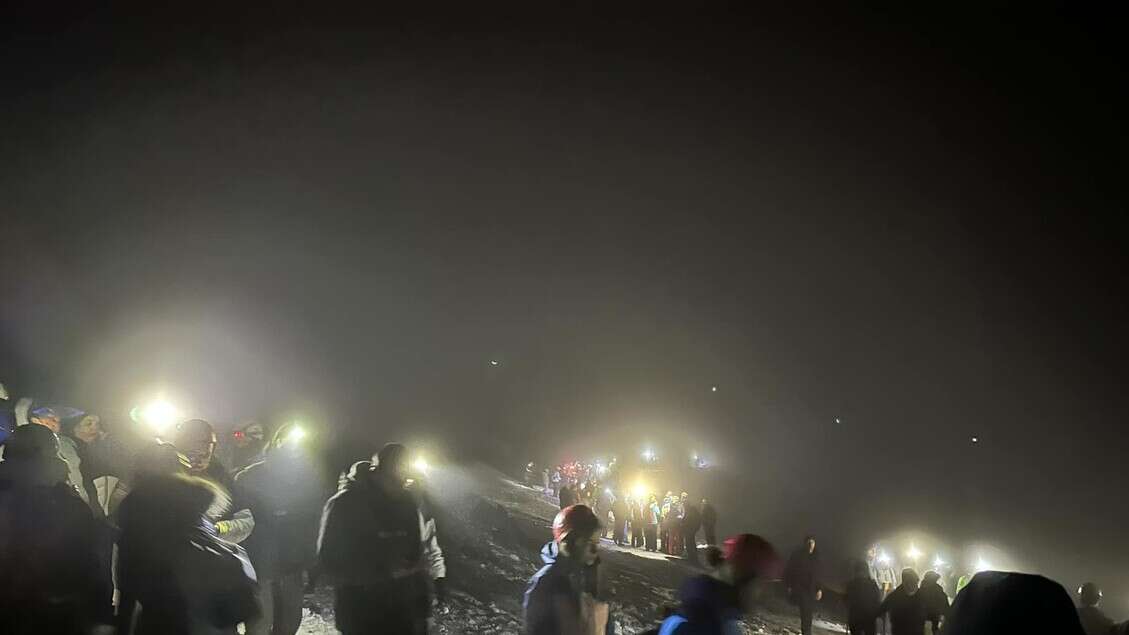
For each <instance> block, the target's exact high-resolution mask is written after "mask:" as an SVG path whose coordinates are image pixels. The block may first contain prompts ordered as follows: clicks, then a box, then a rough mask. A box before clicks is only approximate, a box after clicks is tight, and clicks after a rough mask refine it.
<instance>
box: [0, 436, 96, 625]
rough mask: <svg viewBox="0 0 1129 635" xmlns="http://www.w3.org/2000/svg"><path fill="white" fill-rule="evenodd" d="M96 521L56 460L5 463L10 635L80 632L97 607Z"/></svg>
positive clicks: (0, 596) (3, 534) (3, 524)
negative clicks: (92, 610)
mask: <svg viewBox="0 0 1129 635" xmlns="http://www.w3.org/2000/svg"><path fill="white" fill-rule="evenodd" d="M96 576H97V560H96V556H95V547H94V519H93V516H92V515H91V512H90V508H89V507H87V505H86V504H85V503H83V502H82V499H81V498H79V496H78V494H77V493H76V492H75V491H74V488H73V487H72V486H71V485H69V484H68V483H67V466H66V464H65V463H64V462H63V461H62V460H61V459H57V458H42V459H19V460H17V459H8V460H6V461H4V462H2V463H0V589H3V592H2V593H0V615H2V616H3V617H2V618H0V621H2V622H3V629H2V630H3V631H4V632H5V633H13V634H22V633H40V632H43V633H46V632H78V631H80V630H81V629H82V628H85V627H86V626H88V624H87V618H88V616H89V615H90V611H91V609H92V604H93V602H94V600H95V593H96V587H95V581H96Z"/></svg>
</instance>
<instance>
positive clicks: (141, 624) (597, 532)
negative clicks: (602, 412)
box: [0, 390, 1129, 635]
mask: <svg viewBox="0 0 1129 635" xmlns="http://www.w3.org/2000/svg"><path fill="white" fill-rule="evenodd" d="M0 402H4V403H5V404H9V403H10V400H9V399H8V395H7V394H6V393H4V392H3V391H2V390H0ZM0 415H3V416H0V436H2V438H0V442H2V445H0V447H2V451H3V454H2V460H0V575H2V576H3V580H2V588H3V589H4V593H0V616H2V617H0V619H2V620H3V626H4V629H3V632H5V633H14V634H17V635H22V634H28V635H31V634H35V635H40V634H43V633H90V632H95V631H96V629H97V628H98V626H99V625H104V626H105V627H106V628H111V629H113V630H114V632H117V633H121V634H131V635H132V634H143V635H150V634H166V633H168V634H174V635H177V634H182V633H183V634H193V635H194V634H198V633H199V634H221V633H226V634H229V635H230V634H232V633H236V632H244V633H249V634H260V635H262V634H268V635H269V634H275V635H283V634H285V635H293V634H294V633H296V632H297V631H298V629H299V626H300V622H301V619H302V604H303V596H304V594H305V592H306V591H307V590H308V589H309V587H310V586H311V585H314V584H316V582H317V580H319V579H325V580H326V581H328V582H329V583H330V584H332V586H333V589H334V594H335V607H334V608H335V615H336V627H337V629H338V630H339V631H341V632H342V633H345V634H346V635H351V634H359V633H405V634H412V633H426V632H428V629H429V623H430V621H431V615H432V611H433V607H434V604H435V603H436V602H437V601H440V600H441V599H442V598H443V597H445V595H446V591H445V589H446V563H445V560H444V556H443V552H442V549H441V548H440V545H439V538H438V532H437V525H436V517H435V510H434V506H433V503H432V501H431V500H430V497H429V496H428V493H427V488H426V481H427V479H426V478H425V475H424V474H420V473H418V472H416V471H413V467H412V462H411V460H410V457H409V452H408V450H407V448H405V447H404V446H403V445H400V444H397V443H389V444H387V445H385V446H384V447H383V448H382V449H380V450H379V451H378V452H376V453H375V454H374V455H373V456H372V457H371V459H366V460H361V461H357V462H353V463H351V465H350V466H349V467H348V469H347V470H339V469H337V468H338V466H336V465H333V464H332V462H331V461H326V460H325V455H326V453H325V451H324V444H323V441H324V438H323V434H322V433H321V431H320V430H318V429H316V428H315V427H309V426H304V425H301V424H298V423H296V422H293V421H290V422H283V423H280V424H277V425H273V426H271V425H267V424H265V423H262V422H247V423H246V424H243V425H240V426H237V427H236V428H234V429H233V430H231V431H230V432H226V433H222V434H217V431H216V429H215V427H214V426H213V425H212V424H210V423H209V422H207V421H205V420H202V419H185V420H181V421H178V422H176V423H175V425H173V426H172V427H171V429H169V430H167V431H164V432H163V433H162V434H160V435H154V434H152V433H151V431H147V430H146V429H144V428H142V427H140V426H136V425H131V424H130V423H126V424H124V425H121V426H113V425H109V424H108V423H107V422H104V421H103V420H102V419H101V418H100V417H99V416H98V415H96V414H92V413H89V412H83V411H80V410H77V409H74V408H64V407H61V406H56V405H41V404H36V403H35V402H33V401H31V400H26V399H25V400H19V401H17V402H16V403H15V404H13V405H11V407H5V408H4V409H2V410H0ZM527 469H528V470H529V471H533V466H529V467H528V468H527ZM616 471H617V468H616V467H615V466H614V465H608V466H602V465H598V464H592V465H584V464H578V463H577V464H569V465H566V466H560V467H559V468H558V469H556V470H554V472H556V473H555V474H554V473H550V472H549V470H542V472H541V477H542V478H541V486H542V487H543V488H544V489H545V490H546V493H547V495H553V496H556V497H557V499H558V500H559V503H560V512H559V513H558V514H557V515H556V518H555V520H554V522H553V525H552V539H551V540H550V541H549V542H548V543H547V544H546V545H545V546H544V548H543V549H542V551H541V560H542V562H543V566H542V567H541V568H540V569H539V570H538V571H537V573H536V574H535V575H534V576H533V577H532V578H531V580H530V582H529V585H528V588H527V590H526V593H525V597H524V619H525V628H526V632H528V633H531V634H536V635H543V634H558V633H559V634H566V635H573V634H576V635H579V634H582V633H583V634H586V635H587V634H591V633H605V632H612V629H613V624H614V621H615V620H614V619H613V618H614V616H613V615H612V609H611V605H610V604H609V603H608V602H607V598H606V597H604V593H603V590H602V589H601V588H600V583H599V580H600V576H599V575H598V567H599V566H600V558H599V553H600V544H601V540H602V539H604V538H610V539H611V540H612V541H613V542H614V543H615V544H616V545H618V546H619V547H620V548H627V549H631V548H634V549H644V550H647V551H650V552H658V553H663V554H666V555H668V556H672V557H680V558H685V559H687V560H688V561H690V563H691V564H692V565H693V566H694V567H698V568H699V570H700V571H701V573H699V574H695V575H692V576H690V577H689V578H688V579H687V580H686V582H685V584H684V585H683V588H682V589H681V592H680V601H681V605H680V606H679V607H678V609H677V610H672V611H670V613H669V615H667V616H665V617H664V619H663V621H662V623H661V625H660V626H658V627H657V628H656V629H654V630H653V631H652V632H653V633H659V634H660V635H674V634H681V635H689V634H691V633H733V632H737V631H736V630H735V628H736V624H737V621H738V620H740V618H741V616H742V614H743V613H744V612H745V611H746V610H748V609H749V608H750V607H749V606H747V605H746V601H747V598H748V594H746V593H745V590H746V588H747V587H748V586H749V585H750V584H751V583H753V582H755V581H758V580H760V581H765V580H777V579H779V580H781V581H782V582H783V585H782V587H781V588H783V590H784V591H785V594H786V597H787V598H788V599H789V600H790V601H791V602H792V603H793V604H794V605H795V606H796V607H797V609H798V613H799V620H800V631H801V633H803V634H804V635H808V634H810V633H811V632H812V628H813V623H814V616H815V613H816V610H817V608H818V607H819V606H820V605H821V602H823V601H824V595H825V593H827V592H828V589H826V588H825V586H824V584H823V581H822V568H821V563H820V556H819V550H818V549H817V544H818V543H817V540H816V537H815V536H808V537H807V538H805V540H804V541H803V543H802V544H801V546H800V547H798V548H797V549H796V550H795V551H794V552H793V553H792V554H791V556H790V557H789V558H788V559H787V561H786V562H785V561H784V559H782V558H780V557H779V556H778V555H777V552H776V550H775V549H774V548H773V546H772V545H771V544H769V543H768V542H767V541H766V540H764V539H763V538H760V537H758V536H755V535H751V534H741V535H737V536H734V537H731V538H729V539H727V540H725V541H724V542H722V543H720V544H719V543H717V540H716V523H717V513H716V511H715V510H714V508H713V505H712V504H711V503H710V502H709V501H708V500H706V499H700V501H695V500H693V499H691V498H690V497H689V495H688V494H687V493H685V492H683V493H682V494H681V495H675V494H674V493H673V491H668V492H666V494H665V495H664V496H662V497H660V496H659V495H658V494H650V493H647V494H646V495H640V492H638V491H635V492H630V493H628V492H625V491H624V490H623V489H622V488H621V487H619V482H620V479H618V478H616ZM534 473H535V472H534ZM617 492H619V494H617ZM700 535H701V536H702V537H703V538H704V544H701V545H700V544H699V542H698V538H699V536H700ZM699 551H701V552H703V555H704V558H702V559H701V561H699ZM891 569H892V565H891V563H890V562H889V561H887V560H886V559H885V558H883V557H882V556H881V554H880V553H879V550H878V548H877V547H873V548H871V549H870V551H869V552H868V553H867V556H866V558H865V559H860V560H859V561H858V562H857V563H856V566H855V567H854V570H853V574H854V575H853V577H852V578H851V579H850V581H849V582H848V583H847V585H846V588H845V593H843V594H842V595H843V599H844V600H845V606H846V612H847V622H848V628H849V632H850V633H854V634H865V635H870V634H873V633H878V632H883V633H887V632H888V633H892V635H923V634H924V633H925V632H926V630H927V629H928V630H929V631H930V632H932V633H938V632H944V633H953V634H954V635H963V634H972V633H975V634H980V633H1000V632H1032V633H1033V632H1054V633H1064V634H1067V635H1081V634H1085V635H1129V623H1126V624H1120V625H1117V624H1114V623H1113V621H1112V620H1110V619H1109V618H1108V617H1107V616H1105V615H1104V613H1103V612H1102V611H1101V608H1100V602H1101V590H1100V589H1099V588H1098V587H1097V586H1096V585H1093V584H1086V585H1083V586H1082V587H1081V588H1080V589H1079V590H1078V606H1077V607H1075V605H1074V604H1073V603H1072V602H1071V600H1070V598H1069V596H1067V594H1066V593H1065V591H1063V589H1062V587H1061V586H1060V585H1058V584H1057V583H1055V582H1053V581H1050V580H1047V579H1046V578H1042V577H1039V576H1032V575H1024V574H1018V573H1002V572H996V571H982V572H979V573H977V574H976V575H975V576H962V577H961V578H960V579H959V580H957V582H956V584H955V587H954V588H953V589H951V590H948V589H946V588H945V584H944V580H943V579H942V575H941V573H939V572H938V571H932V570H930V571H926V572H925V573H924V575H919V572H918V571H916V570H915V569H914V568H905V569H903V570H902V571H900V573H899V572H894V571H892V570H891ZM953 596H955V599H953V600H952V601H950V598H951V597H953Z"/></svg>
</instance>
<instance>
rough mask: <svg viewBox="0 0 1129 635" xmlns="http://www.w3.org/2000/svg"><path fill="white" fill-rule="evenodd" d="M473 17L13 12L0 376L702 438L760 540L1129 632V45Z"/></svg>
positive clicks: (624, 439)
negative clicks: (1096, 585) (949, 549)
mask: <svg viewBox="0 0 1129 635" xmlns="http://www.w3.org/2000/svg"><path fill="white" fill-rule="evenodd" d="M478 11H479V12H478V13H476V14H473V15H468V14H455V13H450V12H447V11H444V10H442V9H441V8H439V7H432V8H431V9H430V10H429V12H428V13H426V14H419V15H405V14H401V13H397V14H391V13H386V14H381V13H369V14H363V15H362V14H329V12H328V11H326V14H328V15H321V14H319V15H303V14H300V13H299V12H297V11H295V12H292V13H291V12H288V11H286V10H281V11H273V10H272V11H246V12H244V13H242V14H233V13H230V12H225V13H217V14H214V15H213V14H209V15H205V14H203V13H199V14H192V15H184V14H176V15H171V14H159V13H149V14H144V13H128V14H126V13H125V12H123V13H122V14H120V15H116V16H102V15H95V14H90V15H77V16H73V15H72V16H65V17H62V18H61V19H55V20H46V19H45V16H29V17H28V19H27V20H13V21H11V22H9V23H8V24H6V25H5V27H4V31H3V42H2V45H3V51H2V52H3V55H2V56H0V58H2V60H3V62H0V64H2V70H3V77H4V99H3V100H2V101H0V127H2V139H3V144H4V145H3V148H4V152H3V155H2V156H3V158H2V161H3V164H2V165H0V210H2V212H0V213H2V214H3V217H2V218H3V222H2V225H0V228H2V232H0V237H2V238H3V242H4V245H5V248H4V254H5V255H4V259H3V266H2V268H0V290H2V292H3V304H2V306H3V312H2V320H3V322H2V326H3V332H2V340H0V368H2V369H3V373H4V376H3V378H2V379H3V380H4V381H5V382H6V383H10V384H12V385H13V386H14V388H15V391H16V392H21V393H22V392H33V393H35V394H39V395H50V396H51V398H56V399H62V400H64V401H67V402H71V403H75V404H76V405H79V406H83V407H90V408H96V409H99V410H102V411H104V412H107V413H115V414H120V413H121V412H124V411H125V410H128V407H129V405H131V404H132V403H134V402H135V401H136V400H137V399H139V398H140V397H141V396H143V395H145V394H147V393H149V392H152V391H153V390H156V389H158V388H164V389H166V390H169V391H170V392H171V393H172V394H175V395H176V396H177V397H178V398H180V399H181V400H182V401H183V402H184V403H187V404H191V406H190V407H191V408H192V409H193V410H194V411H195V412H197V413H199V414H202V415H205V416H208V417H211V418H213V419H216V420H218V421H225V420H233V419H239V418H242V417H247V416H251V415H253V414H259V413H266V412H274V411H277V410H279V409H299V410H303V411H305V412H313V413H318V416H320V417H322V418H324V419H327V420H331V421H332V422H333V425H335V426H341V427H345V426H353V427H356V428H359V429H363V430H364V431H366V432H367V433H370V434H371V435H372V436H373V438H375V439H379V440H380V441H384V440H387V439H389V438H392V437H394V436H397V435H407V436H410V437H412V438H419V439H426V440H429V442H431V443H442V444H443V445H445V446H446V447H447V448H448V451H450V452H455V451H463V452H466V453H469V454H472V455H473V454H481V455H487V454H489V455H491V456H495V457H496V456H499V455H505V453H506V452H511V453H512V454H511V456H512V457H514V460H517V461H520V460H523V459H524V457H525V456H530V455H532V456H535V457H537V458H540V459H546V460H547V459H561V458H565V457H568V456H573V455H578V454H579V455H583V454H589V453H592V452H596V451H599V450H602V449H607V448H618V450H617V451H620V452H637V451H639V450H640V449H641V448H642V447H643V446H644V445H652V446H654V447H656V448H659V449H660V451H661V452H664V453H665V454H668V455H678V454H680V453H686V451H687V448H690V447H694V448H699V449H700V450H701V451H703V452H708V453H711V454H712V455H713V456H715V457H716V458H717V460H718V462H719V463H720V468H719V469H720V470H722V471H723V473H724V474H725V476H726V478H728V479H730V482H733V483H740V484H741V487H742V488H743V489H742V490H741V491H742V493H743V494H744V493H746V492H747V493H749V495H748V496H746V497H745V498H743V499H737V500H741V501H742V507H741V508H740V509H736V508H733V509H730V510H729V513H730V514H731V517H740V518H741V519H742V520H744V521H745V522H747V523H748V524H751V525H755V526H754V527H751V528H754V529H756V528H758V527H762V526H763V527H765V529H763V531H765V532H767V533H770V534H771V535H774V536H776V537H777V538H778V539H787V540H791V539H792V538H793V537H798V534H799V533H802V532H803V531H805V530H808V529H814V530H816V531H819V532H821V533H823V534H825V535H826V534H830V535H832V536H835V538H832V539H830V541H829V542H830V544H831V545H833V546H837V547H839V548H840V549H846V548H848V547H851V548H857V547H858V546H859V545H861V544H863V543H864V542H865V541H866V540H870V539H872V538H873V537H874V536H876V535H881V534H882V533H883V532H886V531H893V530H894V529H904V528H926V527H927V528H929V529H930V530H931V531H933V532H935V533H937V534H941V535H945V536H947V537H949V539H950V540H951V541H953V542H961V541H968V540H988V541H992V542H995V543H998V544H1001V545H1006V546H1007V547H1008V548H1009V549H1011V550H1012V551H1014V552H1016V553H1022V554H1023V557H1024V558H1025V559H1026V560H1025V562H1032V563H1035V564H1034V565H1032V566H1038V567H1040V568H1042V569H1044V570H1048V571H1050V572H1052V573H1054V574H1055V575H1057V576H1060V577H1061V578H1062V579H1063V581H1064V582H1065V583H1066V584H1067V585H1068V586H1070V585H1076V584H1077V582H1079V581H1081V580H1080V579H1078V578H1080V577H1081V576H1087V575H1090V572H1092V571H1093V572H1096V573H1094V574H1093V576H1092V577H1097V578H1099V579H1100V581H1102V582H1103V584H1105V585H1106V586H1107V587H1109V588H1110V589H1114V588H1115V587H1116V585H1117V584H1120V585H1122V586H1120V587H1119V588H1117V593H1118V594H1119V596H1118V598H1117V599H1115V598H1114V597H1110V599H1109V600H1107V601H1108V602H1110V603H1111V605H1114V606H1119V607H1121V608H1120V609H1119V610H1121V611H1122V612H1129V587H1127V586H1126V585H1125V580H1126V577H1127V573H1126V568H1127V567H1129V562H1127V561H1126V557H1125V555H1124V554H1125V553H1126V550H1125V549H1124V548H1123V543H1122V542H1121V541H1122V540H1123V536H1124V527H1125V523H1126V521H1127V520H1129V510H1127V509H1126V505H1125V495H1124V493H1125V488H1126V485H1127V482H1126V481H1127V479H1129V477H1127V476H1126V474H1129V470H1126V469H1125V466H1124V464H1125V455H1126V450H1127V449H1129V443H1126V441H1125V437H1124V431H1123V430H1124V428H1123V426H1122V420H1123V417H1122V413H1123V412H1124V411H1125V410H1126V408H1127V406H1126V404H1125V397H1124V386H1125V385H1126V379H1127V377H1126V371H1125V369H1124V360H1125V359H1126V356H1127V355H1126V354H1127V353H1129V337H1127V335H1126V330H1125V324H1126V323H1127V320H1129V307H1127V305H1126V299H1125V298H1126V297H1127V296H1126V291H1127V289H1126V283H1125V278H1124V277H1123V275H1122V274H1121V271H1120V269H1121V265H1122V262H1123V260H1124V253H1125V249H1124V246H1125V243H1126V240H1125V238H1126V234H1125V230H1124V225H1123V223H1122V222H1119V219H1118V216H1119V215H1122V214H1124V210H1125V196H1124V176H1123V175H1124V174H1125V161H1124V160H1123V155H1124V153H1125V147H1126V140H1127V139H1126V134H1125V126H1124V115H1123V113H1124V112H1125V106H1126V101H1127V100H1126V94H1125V93H1126V84H1125V74H1124V68H1125V66H1124V62H1125V44H1124V38H1123V37H1121V34H1120V33H1119V32H1118V30H1117V28H1116V25H1117V23H1118V22H1119V19H1120V18H1118V17H1117V16H1113V15H1098V14H1083V13H1078V12H1073V11H1068V10H1060V11H1055V12H1043V13H1038V14H1028V15H1025V14H1023V13H1021V12H1018V11H1007V12H1003V11H1001V12H995V13H993V12H986V11H982V10H977V11H974V12H970V13H968V14H964V15H958V14H947V15H911V14H905V13H896V12H889V11H878V10H873V11H869V12H866V13H856V14H851V15H847V14H829V13H824V12H819V11H810V12H808V13H806V14H799V15H787V16H785V15H776V14H768V13H763V12H762V13H757V14H748V13H741V12H739V11H737V10H732V9H729V10H726V9H711V10H708V11H706V10H702V11H699V12H695V13H686V14H681V15H680V14H670V13H667V14H664V15H656V14H653V13H652V12H651V11H653V10H645V9H643V8H639V9H637V10H636V11H635V12H631V13H626V12H625V13H621V14H616V15H613V14H611V13H608V12H606V11H603V10H596V9H591V8H583V7H580V6H579V5H577V6H574V7H572V8H570V9H567V10H566V9H562V10H560V11H558V12H556V13H551V14H550V13H545V14H540V15H533V14H529V13H523V12H521V11H520V10H518V9H515V8H514V7H499V9H498V10H497V11H494V12H486V11H483V10H481V9H478ZM491 359H497V360H499V361H501V365H500V366H498V367H492V366H490V365H489V360H491ZM711 385H718V386H719V390H718V392H716V393H712V392H710V390H709V387H710V386H711ZM836 418H840V419H841V421H842V423H840V424H835V419H836ZM972 435H978V436H979V437H980V438H981V439H982V442H981V443H980V444H979V445H978V446H973V445H972V444H971V443H970V441H969V439H970V437H971V436H972ZM735 502H736V500H735V501H734V503H735ZM723 513H724V512H723ZM1114 545H1116V547H1114ZM1111 549H1114V550H1115V551H1117V552H1120V554H1121V561H1119V562H1118V561H1116V558H1114V559H1112V560H1111V559H1110V558H1108V557H1106V555H1105V554H1107V553H1108V552H1109V550H1111ZM1111 595H1113V594H1110V593H1107V596H1111ZM1118 603H1120V604H1118Z"/></svg>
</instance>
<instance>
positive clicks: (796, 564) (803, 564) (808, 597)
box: [784, 547, 822, 604]
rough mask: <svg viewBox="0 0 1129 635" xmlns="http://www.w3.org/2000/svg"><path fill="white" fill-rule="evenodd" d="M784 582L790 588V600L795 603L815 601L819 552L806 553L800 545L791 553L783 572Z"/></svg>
mask: <svg viewBox="0 0 1129 635" xmlns="http://www.w3.org/2000/svg"><path fill="white" fill-rule="evenodd" d="M784 584H785V585H787V586H788V588H790V589H792V600H793V601H794V602H796V603H797V604H805V603H811V602H815V594H816V592H817V591H819V590H820V589H821V588H822V587H821V586H820V583H819V552H818V551H816V552H814V553H808V550H807V547H800V548H799V549H797V550H796V551H794V552H793V553H792V557H791V558H790V559H789V560H788V567H787V569H786V570H785V572H784Z"/></svg>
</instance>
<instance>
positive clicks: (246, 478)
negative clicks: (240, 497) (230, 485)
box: [232, 459, 267, 483]
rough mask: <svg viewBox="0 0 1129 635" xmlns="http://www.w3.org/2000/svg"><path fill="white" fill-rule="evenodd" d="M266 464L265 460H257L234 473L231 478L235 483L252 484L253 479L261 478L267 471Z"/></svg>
mask: <svg viewBox="0 0 1129 635" xmlns="http://www.w3.org/2000/svg"><path fill="white" fill-rule="evenodd" d="M266 464H267V461H266V459H259V460H258V461H255V462H254V463H252V464H250V465H248V466H247V467H245V468H243V469H241V470H238V471H237V472H235V476H233V477H232V478H233V480H234V481H235V482H236V483H246V482H252V481H254V480H255V479H258V478H262V476H263V473H264V472H265V471H266V469H267V468H266Z"/></svg>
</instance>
